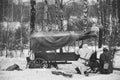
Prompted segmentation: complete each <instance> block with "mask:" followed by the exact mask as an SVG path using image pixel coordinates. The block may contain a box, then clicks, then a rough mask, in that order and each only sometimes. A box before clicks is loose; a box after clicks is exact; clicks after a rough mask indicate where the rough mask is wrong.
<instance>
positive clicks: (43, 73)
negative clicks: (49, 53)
mask: <svg viewBox="0 0 120 80" xmlns="http://www.w3.org/2000/svg"><path fill="white" fill-rule="evenodd" d="M14 63H16V64H18V65H19V66H20V68H22V69H23V71H2V70H1V71H0V80H120V71H114V72H113V73H112V74H108V75H102V74H98V73H97V74H93V73H91V74H90V75H89V76H88V77H86V76H85V75H79V74H76V72H75V70H74V68H73V67H72V64H60V65H58V67H59V69H60V71H62V72H67V73H70V74H72V75H73V76H72V77H71V78H69V77H65V76H62V75H54V74H52V73H51V71H58V70H56V69H55V68H51V69H25V65H26V60H25V58H5V57H1V58H0V68H1V69H6V68H7V67H8V66H10V65H13V64H14ZM119 63H120V62H119Z"/></svg>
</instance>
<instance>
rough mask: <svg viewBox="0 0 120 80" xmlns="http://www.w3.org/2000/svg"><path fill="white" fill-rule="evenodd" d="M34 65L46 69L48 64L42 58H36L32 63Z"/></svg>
mask: <svg viewBox="0 0 120 80" xmlns="http://www.w3.org/2000/svg"><path fill="white" fill-rule="evenodd" d="M34 63H35V65H36V66H37V67H39V68H48V63H47V61H46V60H45V59H43V58H36V59H35V61H34Z"/></svg>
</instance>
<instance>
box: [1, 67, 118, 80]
mask: <svg viewBox="0 0 120 80" xmlns="http://www.w3.org/2000/svg"><path fill="white" fill-rule="evenodd" d="M54 70H55V69H26V70H24V71H1V72H0V80H120V72H114V73H112V74H109V75H102V74H90V76H88V77H86V76H84V75H79V74H73V76H72V77H71V78H69V77H64V76H62V75H53V74H52V73H51V71H54Z"/></svg>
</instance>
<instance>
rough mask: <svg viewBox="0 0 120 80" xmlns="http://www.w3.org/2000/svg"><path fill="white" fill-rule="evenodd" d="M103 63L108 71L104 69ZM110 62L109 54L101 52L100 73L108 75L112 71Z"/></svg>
mask: <svg viewBox="0 0 120 80" xmlns="http://www.w3.org/2000/svg"><path fill="white" fill-rule="evenodd" d="M105 63H107V64H108V69H104V65H105ZM111 70H112V62H111V55H110V53H109V52H103V53H102V54H101V55H100V73H103V74H108V73H111V72H112V71H111Z"/></svg>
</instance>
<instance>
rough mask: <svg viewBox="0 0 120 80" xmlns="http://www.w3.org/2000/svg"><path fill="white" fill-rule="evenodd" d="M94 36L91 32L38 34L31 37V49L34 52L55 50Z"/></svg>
mask: <svg viewBox="0 0 120 80" xmlns="http://www.w3.org/2000/svg"><path fill="white" fill-rule="evenodd" d="M93 36H94V35H91V33H90V32H89V33H80V32H38V33H34V34H32V35H31V45H30V47H31V50H33V51H34V52H37V51H47V50H55V49H58V48H61V47H63V46H66V45H70V44H72V43H74V42H75V41H76V40H82V39H86V38H89V37H93Z"/></svg>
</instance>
